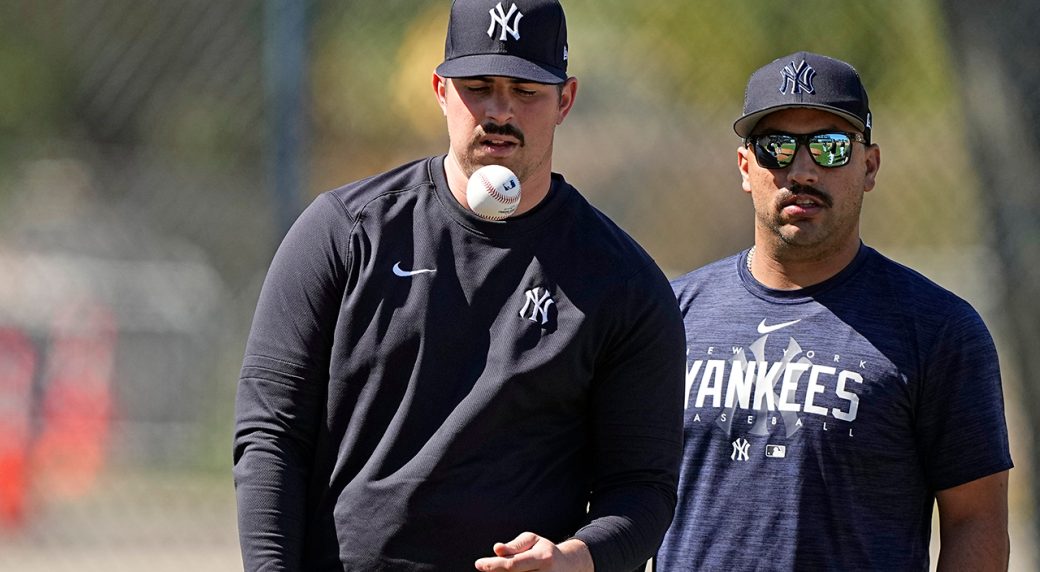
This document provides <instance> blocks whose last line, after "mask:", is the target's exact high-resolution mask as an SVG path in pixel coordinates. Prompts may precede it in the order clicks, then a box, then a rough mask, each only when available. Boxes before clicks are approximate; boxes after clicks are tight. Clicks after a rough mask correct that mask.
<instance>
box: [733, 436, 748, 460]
mask: <svg viewBox="0 0 1040 572" xmlns="http://www.w3.org/2000/svg"><path fill="white" fill-rule="evenodd" d="M750 449H751V443H748V440H747V439H744V438H743V437H741V438H740V439H737V440H736V441H734V442H733V453H732V454H730V456H729V458H730V459H733V460H734V461H747V460H748V458H749V457H748V451H749V450H750Z"/></svg>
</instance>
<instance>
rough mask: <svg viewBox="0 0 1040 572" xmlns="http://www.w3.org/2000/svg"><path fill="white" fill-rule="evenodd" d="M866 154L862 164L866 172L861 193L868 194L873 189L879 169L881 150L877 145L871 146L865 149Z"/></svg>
mask: <svg viewBox="0 0 1040 572" xmlns="http://www.w3.org/2000/svg"><path fill="white" fill-rule="evenodd" d="M866 152H867V156H866V158H865V159H864V161H863V162H864V165H865V166H866V169H867V172H866V176H865V177H864V178H863V192H865V193H868V192H870V191H872V190H873V189H874V184H875V183H876V182H877V174H878V170H879V169H881V148H880V147H878V146H877V145H871V146H869V147H867V149H866Z"/></svg>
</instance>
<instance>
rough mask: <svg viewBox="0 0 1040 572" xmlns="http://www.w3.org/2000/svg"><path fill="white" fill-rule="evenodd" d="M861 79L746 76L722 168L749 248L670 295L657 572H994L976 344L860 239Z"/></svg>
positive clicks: (985, 338) (871, 167)
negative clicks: (677, 383) (679, 360)
mask: <svg viewBox="0 0 1040 572" xmlns="http://www.w3.org/2000/svg"><path fill="white" fill-rule="evenodd" d="M871 123H872V117H871V113H870V108H869V105H868V100H867V93H866V90H865V89H864V87H863V85H862V83H861V81H860V76H859V74H858V73H857V72H856V70H855V69H853V67H852V66H850V65H849V64H847V63H845V62H842V61H838V60H835V59H832V58H828V57H824V56H821V55H817V54H812V53H806V52H799V53H795V54H792V55H789V56H785V57H782V58H780V59H777V60H775V61H773V62H771V63H770V64H768V65H766V66H764V67H762V68H761V69H759V70H758V71H756V72H755V73H754V74H753V75H752V76H751V78H750V81H749V82H748V86H747V91H746V93H745V101H744V113H743V115H742V116H741V117H740V118H739V119H738V120H737V121H736V123H735V124H734V130H735V131H736V133H737V135H739V136H740V137H741V138H742V139H743V141H742V144H741V145H740V147H739V148H738V149H737V164H738V166H739V169H740V173H741V178H742V187H743V190H744V192H746V193H748V195H750V197H751V202H752V205H753V207H754V211H755V242H754V246H752V247H751V248H750V249H748V250H746V251H744V252H741V253H739V254H737V255H735V256H731V257H729V258H726V259H723V260H720V261H718V262H715V263H712V264H709V265H708V266H706V267H704V268H701V269H698V270H695V271H693V272H691V273H689V274H687V275H685V276H682V277H680V278H677V279H676V280H674V281H673V282H672V287H673V289H674V291H675V293H676V297H677V298H678V301H679V305H680V308H681V310H682V313H683V318H684V321H685V325H686V332H687V333H686V338H687V348H686V384H685V385H686V397H685V407H686V413H685V427H686V429H685V431H686V432H685V443H684V454H683V455H684V458H683V472H682V476H681V478H680V482H679V502H678V506H677V509H676V516H675V519H674V520H673V522H672V526H671V528H670V529H669V531H668V533H667V535H666V536H665V540H664V543H663V545H662V547H661V549H660V551H659V552H658V556H657V559H656V567H657V570H669V571H680V570H681V571H688V570H842V571H849V570H928V567H929V537H930V531H931V521H932V507H933V504H934V503H935V501H938V508H939V535H940V553H939V562H938V566H939V569H940V570H954V569H956V570H1006V568H1007V563H1008V551H1009V542H1008V533H1007V477H1008V470H1009V469H1010V468H1011V466H1012V462H1011V458H1010V454H1009V450H1008V441H1007V428H1006V424H1005V420H1004V404H1003V398H1002V394H1001V381H1000V371H999V367H998V364H997V355H996V350H995V348H994V344H993V341H992V339H991V337H990V335H989V333H988V331H987V328H986V326H985V324H983V322H982V320H981V318H980V317H979V315H978V314H977V313H976V312H975V310H974V309H973V308H972V307H971V306H970V305H969V304H968V303H967V302H965V301H964V300H962V299H960V298H958V297H957V296H955V295H954V294H952V293H951V292H949V291H947V290H945V289H943V288H941V287H940V286H938V285H936V284H935V283H933V282H931V281H929V280H928V279H926V278H924V277H923V276H922V275H920V274H918V273H916V272H914V271H913V270H911V269H909V268H906V267H905V266H902V265H900V264H897V263H895V262H893V261H891V260H889V259H888V258H886V257H884V256H883V255H881V254H880V253H878V252H877V251H875V250H874V249H872V248H870V247H868V246H866V245H864V244H863V242H862V241H861V239H860V233H859V225H860V210H861V207H862V203H863V197H864V194H865V193H866V192H868V191H870V190H872V189H873V188H874V184H875V179H876V177H877V173H878V169H879V167H880V165H881V153H880V150H879V148H878V146H877V145H876V144H873V143H872V142H871Z"/></svg>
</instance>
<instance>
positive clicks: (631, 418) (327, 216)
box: [234, 157, 684, 572]
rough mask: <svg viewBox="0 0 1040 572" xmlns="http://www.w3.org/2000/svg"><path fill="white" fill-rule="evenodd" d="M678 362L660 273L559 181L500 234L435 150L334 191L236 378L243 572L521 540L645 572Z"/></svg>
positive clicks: (666, 503)
mask: <svg viewBox="0 0 1040 572" xmlns="http://www.w3.org/2000/svg"><path fill="white" fill-rule="evenodd" d="M683 351H684V350H683V327H682V322H681V318H680V315H679V312H678V308H677V305H676V302H675V298H674V296H673V294H672V292H671V289H670V287H669V285H668V283H667V280H666V279H665V277H664V276H663V274H662V273H661V271H660V270H659V269H658V268H657V266H656V265H655V264H654V262H653V260H652V259H651V258H650V257H649V256H648V255H647V254H646V253H645V252H644V251H643V250H642V249H641V248H640V247H639V246H638V245H637V244H636V243H635V242H634V241H633V240H632V239H631V238H630V237H629V236H628V235H627V234H625V233H624V232H623V231H622V230H620V229H619V228H618V227H617V226H615V225H614V224H613V223H612V222H611V221H610V220H608V219H607V217H605V216H604V215H603V214H601V213H600V212H599V211H597V210H596V209H595V208H593V207H592V206H590V205H589V204H588V202H587V201H585V199H584V198H583V197H581V195H580V194H579V193H578V192H577V190H575V189H574V188H573V187H572V186H570V185H569V184H567V183H566V182H565V181H564V180H563V178H562V177H560V176H559V175H554V176H553V182H552V190H551V193H550V195H549V196H548V197H547V198H546V199H545V200H544V201H543V202H542V203H541V204H540V205H539V206H538V207H537V208H535V209H533V210H532V211H530V212H529V213H525V214H524V215H523V216H520V217H516V218H513V219H509V220H507V221H505V222H489V221H484V220H481V219H479V218H477V217H476V216H474V215H473V214H472V213H470V212H468V211H467V210H465V209H464V208H463V207H462V206H461V205H459V204H458V202H457V201H455V200H454V198H452V196H451V194H450V191H449V189H448V186H447V183H446V181H445V178H444V169H443V157H438V158H430V159H425V160H422V161H418V162H415V163H412V164H409V165H405V166H403V167H400V168H398V169H395V170H393V171H390V172H387V173H384V174H382V175H379V176H377V177H374V178H370V179H366V180H363V181H359V182H357V183H354V184H351V185H348V186H346V187H343V188H340V189H337V190H335V191H330V192H328V193H325V194H323V195H321V196H319V197H318V198H317V199H316V200H315V201H314V202H313V203H312V204H311V205H310V207H309V208H308V209H306V211H305V212H304V213H303V215H301V217H300V218H299V220H298V221H297V222H296V224H295V225H294V226H293V227H292V229H291V230H290V231H289V233H288V235H287V236H286V238H285V240H284V242H283V243H282V245H281V247H280V248H279V250H278V252H277V254H276V255H275V258H274V261H273V262H272V264H271V268H270V270H269V273H268V276H267V279H266V280H265V282H264V286H263V289H262V292H261V295H260V301H259V303H258V306H257V310H256V315H255V317H254V321H253V326H252V330H251V332H250V336H249V341H248V344H247V348H246V355H245V359H244V363H243V367H242V372H241V378H240V381H239V388H238V395H237V402H236V427H235V442H234V462H235V469H234V474H235V484H236V490H237V495H238V504H239V528H240V536H241V542H242V548H243V557H244V562H245V566H246V569H248V570H308V571H310V570H365V571H377V570H431V571H432V570H438V571H441V570H443V571H453V572H455V571H459V570H472V569H473V562H474V561H475V560H476V559H477V558H480V557H483V556H490V555H492V551H491V548H492V545H493V544H494V543H495V542H505V541H508V540H510V539H512V538H513V537H515V536H516V535H517V534H519V533H520V532H523V531H532V532H535V533H537V534H540V535H542V536H545V537H547V538H549V539H551V540H553V541H554V542H562V541H563V540H565V539H567V538H569V537H572V536H573V537H576V538H578V539H581V540H582V541H584V542H585V543H586V544H587V545H588V546H589V549H590V552H591V554H592V557H593V560H594V562H595V565H596V569H597V571H601V572H602V571H610V570H617V571H622V570H632V569H633V568H636V567H639V566H641V565H642V563H644V562H645V561H646V560H647V559H648V558H649V557H650V556H652V555H653V553H654V551H655V550H656V548H657V546H658V544H659V543H660V540H661V538H662V536H663V534H664V531H665V529H666V528H667V527H668V524H669V522H670V521H671V517H672V514H673V510H674V506H675V491H676V485H677V472H678V464H679V457H680V454H681V439H682V436H681V423H682V389H683V367H684V364H683V361H684V358H683Z"/></svg>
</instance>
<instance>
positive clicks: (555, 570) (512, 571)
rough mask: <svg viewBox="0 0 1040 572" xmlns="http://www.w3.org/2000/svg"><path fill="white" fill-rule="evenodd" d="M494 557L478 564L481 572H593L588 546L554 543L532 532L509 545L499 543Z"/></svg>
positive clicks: (570, 542)
mask: <svg viewBox="0 0 1040 572" xmlns="http://www.w3.org/2000/svg"><path fill="white" fill-rule="evenodd" d="M494 552H495V556H489V557H487V558H481V559H480V560H477V561H476V563H475V566H476V569H477V570H481V571H482V572H534V571H537V572H593V571H594V567H593V564H592V555H591V554H589V548H588V547H587V546H585V543H584V542H582V541H580V540H578V539H575V538H572V539H570V540H565V541H564V542H561V543H560V544H558V545H557V544H553V542H552V541H551V540H549V539H547V538H542V537H541V536H538V535H537V534H534V533H533V532H524V533H522V534H520V536H517V537H516V538H514V539H513V540H511V541H510V542H508V543H506V544H502V543H501V542H498V543H496V544H495V546H494Z"/></svg>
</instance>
